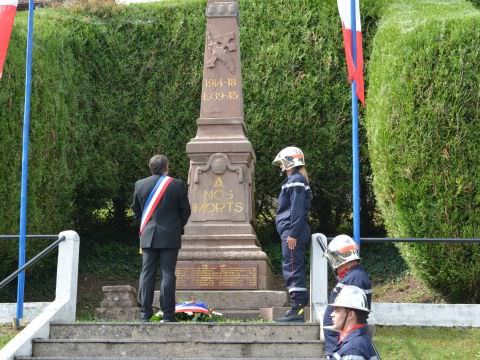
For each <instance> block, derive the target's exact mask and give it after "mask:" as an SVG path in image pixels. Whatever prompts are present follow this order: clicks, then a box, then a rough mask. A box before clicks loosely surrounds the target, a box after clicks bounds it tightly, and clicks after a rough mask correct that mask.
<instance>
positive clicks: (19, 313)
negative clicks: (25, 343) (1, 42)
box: [14, 0, 34, 328]
mask: <svg viewBox="0 0 480 360" xmlns="http://www.w3.org/2000/svg"><path fill="white" fill-rule="evenodd" d="M33 2H34V0H30V1H29V3H28V32H27V61H26V70H25V104H24V112H23V140H22V182H21V190H20V239H19V242H18V267H19V268H20V267H22V266H23V265H24V264H25V254H26V238H27V193H28V144H29V141H30V94H31V80H32V79H31V77H32V47H33V12H34V3H33ZM24 290H25V272H24V271H22V272H21V273H20V275H19V276H18V283H17V308H16V317H15V319H14V322H15V324H14V325H15V327H17V328H18V327H20V326H21V320H22V319H23V295H24V292H25V291H24Z"/></svg>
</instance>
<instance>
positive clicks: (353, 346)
mask: <svg viewBox="0 0 480 360" xmlns="http://www.w3.org/2000/svg"><path fill="white" fill-rule="evenodd" d="M367 305H368V304H367V297H366V295H365V292H364V291H363V290H362V289H360V288H358V287H356V286H351V285H345V286H344V287H343V288H342V290H341V291H340V293H339V294H338V296H337V298H336V299H335V302H334V303H332V304H330V305H329V307H330V308H333V311H332V312H331V313H330V314H329V315H330V316H331V318H332V323H333V325H332V326H331V328H332V330H334V331H337V332H338V333H339V336H338V342H337V344H336V347H335V349H334V351H333V354H332V356H331V358H333V359H335V360H380V356H379V355H378V352H377V350H376V349H375V346H374V345H373V343H372V339H371V338H370V335H369V334H368V330H367V318H368V314H369V312H370V309H369V308H368V307H367Z"/></svg>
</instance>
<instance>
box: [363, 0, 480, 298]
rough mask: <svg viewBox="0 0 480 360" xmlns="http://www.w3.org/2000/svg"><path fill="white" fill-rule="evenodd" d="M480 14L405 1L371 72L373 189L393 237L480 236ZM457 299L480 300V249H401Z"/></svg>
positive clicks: (392, 11)
mask: <svg viewBox="0 0 480 360" xmlns="http://www.w3.org/2000/svg"><path fill="white" fill-rule="evenodd" d="M479 28H480V12H479V11H478V10H476V9H475V8H474V7H473V6H472V5H471V4H469V3H468V2H466V1H461V0H456V1H454V0H452V1H441V2H440V1H439V2H425V1H420V0H417V1H399V2H397V3H396V4H395V5H392V6H391V7H390V8H389V10H388V11H386V13H385V16H384V17H383V18H382V22H381V25H379V27H378V32H377V34H376V37H375V39H374V43H373V50H372V54H371V61H370V64H369V88H368V97H367V103H368V111H367V116H366V128H367V136H368V146H369V151H370V158H371V166H372V169H373V174H374V188H375V193H376V195H377V198H378V204H379V207H380V209H381V211H382V213H383V217H384V219H385V221H386V226H387V229H388V232H389V234H390V235H392V236H411V237H475V236H476V237H478V236H479V234H480V231H479V230H480V188H479V185H478V177H479V174H480V172H479V170H480V142H479V141H478V139H479V138H480V126H479V125H478V119H479V117H480V62H479V61H478V59H479V58H480V32H479V31H478V29H479ZM402 251H403V254H404V255H405V257H406V259H407V261H408V262H409V264H410V265H411V266H412V268H413V269H414V270H415V272H416V273H417V274H419V275H420V276H421V277H422V278H423V279H424V280H425V281H426V282H427V284H429V285H430V286H431V287H433V288H434V289H436V290H438V291H440V292H441V293H442V294H444V295H445V296H446V297H447V298H448V299H449V300H451V301H457V302H478V301H479V300H480V248H479V246H478V245H473V246H472V245H460V244H454V245H445V244H443V245H413V246H402Z"/></svg>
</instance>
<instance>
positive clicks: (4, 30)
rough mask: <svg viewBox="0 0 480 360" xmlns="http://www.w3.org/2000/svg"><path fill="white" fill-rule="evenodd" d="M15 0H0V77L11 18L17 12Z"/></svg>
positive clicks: (0, 75)
mask: <svg viewBox="0 0 480 360" xmlns="http://www.w3.org/2000/svg"><path fill="white" fill-rule="evenodd" d="M17 4H18V1H17V0H0V78H1V77H2V73H3V64H4V63H5V58H6V57H7V49H8V43H9V42H10V34H11V33H12V27H13V19H14V18H15V14H16V13H17Z"/></svg>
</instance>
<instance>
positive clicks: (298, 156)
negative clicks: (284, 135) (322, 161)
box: [272, 146, 305, 171]
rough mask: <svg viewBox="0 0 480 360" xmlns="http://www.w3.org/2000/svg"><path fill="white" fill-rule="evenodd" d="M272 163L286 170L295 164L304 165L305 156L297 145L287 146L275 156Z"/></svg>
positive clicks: (295, 165)
mask: <svg viewBox="0 0 480 360" xmlns="http://www.w3.org/2000/svg"><path fill="white" fill-rule="evenodd" d="M272 164H273V165H278V166H280V167H281V168H282V171H286V170H290V169H291V168H294V167H297V166H305V156H304V155H303V152H302V150H300V149H299V148H298V147H295V146H289V147H286V148H285V149H283V150H282V151H280V152H279V153H278V154H277V156H275V159H274V160H273V162H272Z"/></svg>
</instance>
